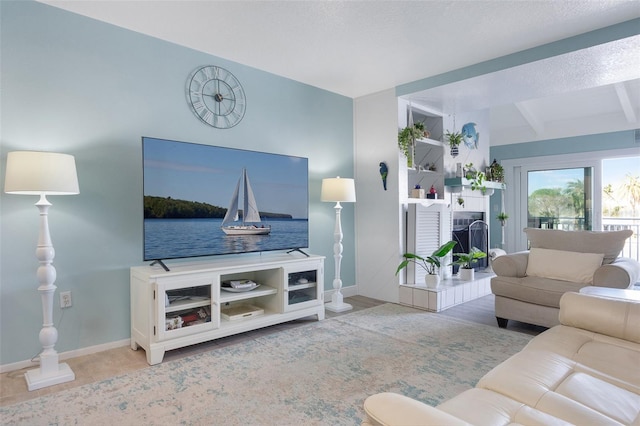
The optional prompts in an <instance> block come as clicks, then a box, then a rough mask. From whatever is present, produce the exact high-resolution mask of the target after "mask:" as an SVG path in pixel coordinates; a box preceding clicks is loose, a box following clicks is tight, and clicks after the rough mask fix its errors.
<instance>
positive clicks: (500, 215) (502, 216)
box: [496, 212, 509, 226]
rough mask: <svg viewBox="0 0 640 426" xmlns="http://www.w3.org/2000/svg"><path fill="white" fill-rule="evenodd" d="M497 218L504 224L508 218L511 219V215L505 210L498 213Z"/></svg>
mask: <svg viewBox="0 0 640 426" xmlns="http://www.w3.org/2000/svg"><path fill="white" fill-rule="evenodd" d="M496 219H498V220H499V221H500V225H502V226H504V224H505V222H506V221H507V219H509V215H508V214H506V213H505V212H500V213H498V216H496Z"/></svg>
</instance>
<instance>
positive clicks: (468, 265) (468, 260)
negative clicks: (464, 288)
mask: <svg viewBox="0 0 640 426" xmlns="http://www.w3.org/2000/svg"><path fill="white" fill-rule="evenodd" d="M453 255H454V256H457V259H456V260H455V261H453V263H452V265H460V270H459V271H458V275H459V277H460V279H461V280H463V281H473V278H474V275H475V274H474V270H473V264H474V263H476V262H477V261H478V259H483V258H485V257H487V253H485V252H483V251H482V250H480V249H479V248H477V247H471V250H469V253H453Z"/></svg>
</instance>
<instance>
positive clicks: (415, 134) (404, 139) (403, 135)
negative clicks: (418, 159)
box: [398, 123, 424, 167]
mask: <svg viewBox="0 0 640 426" xmlns="http://www.w3.org/2000/svg"><path fill="white" fill-rule="evenodd" d="M423 136H424V124H422V123H416V124H414V125H413V126H407V127H405V128H404V129H402V130H400V131H399V132H398V148H400V152H402V154H403V155H404V156H405V157H406V158H407V167H413V149H414V147H415V144H416V139H420V138H422V137H423Z"/></svg>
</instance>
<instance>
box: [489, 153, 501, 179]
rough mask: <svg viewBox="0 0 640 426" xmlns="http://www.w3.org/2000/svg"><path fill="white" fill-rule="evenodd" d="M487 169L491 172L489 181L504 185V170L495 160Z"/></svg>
mask: <svg viewBox="0 0 640 426" xmlns="http://www.w3.org/2000/svg"><path fill="white" fill-rule="evenodd" d="M489 169H490V170H491V180H493V181H494V182H500V183H502V184H504V168H503V167H502V165H500V163H498V161H497V160H496V159H495V158H494V159H493V163H491V165H490V166H489Z"/></svg>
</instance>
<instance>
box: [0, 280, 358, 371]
mask: <svg viewBox="0 0 640 426" xmlns="http://www.w3.org/2000/svg"><path fill="white" fill-rule="evenodd" d="M333 292H334V290H333V289H331V290H326V291H325V292H324V300H331V295H332V294H333ZM341 292H342V295H343V296H344V297H350V296H356V295H357V294H358V287H357V286H355V285H352V286H348V287H342V290H341ZM130 344H131V339H124V340H118V341H115V342H110V343H104V344H102V345H95V346H89V347H86V348H80V349H75V350H73V351H68V352H61V353H60V354H59V356H60V361H63V360H65V359H70V358H77V357H79V356H83V355H91V354H95V353H97V352H102V351H106V350H109V349H114V348H120V347H122V346H129V345H130ZM38 366H39V364H38V363H37V362H32V361H31V360H25V361H18V362H14V363H12V364H5V365H0V374H1V373H8V372H10V371H15V370H22V369H23V368H36V367H38Z"/></svg>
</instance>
